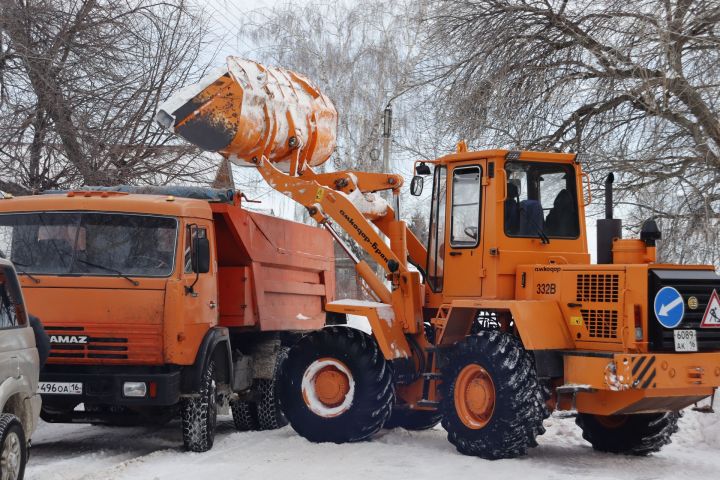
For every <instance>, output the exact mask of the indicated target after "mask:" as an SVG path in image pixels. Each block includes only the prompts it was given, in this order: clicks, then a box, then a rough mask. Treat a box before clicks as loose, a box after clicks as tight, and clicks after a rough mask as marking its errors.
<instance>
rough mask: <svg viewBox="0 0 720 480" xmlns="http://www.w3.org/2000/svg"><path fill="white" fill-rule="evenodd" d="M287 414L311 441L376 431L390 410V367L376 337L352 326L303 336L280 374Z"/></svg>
mask: <svg viewBox="0 0 720 480" xmlns="http://www.w3.org/2000/svg"><path fill="white" fill-rule="evenodd" d="M278 381H279V382H280V384H279V392H278V393H279V398H280V405H281V406H282V409H283V412H284V413H285V416H286V417H287V419H288V420H289V421H290V424H291V425H292V427H293V428H294V429H295V431H296V432H298V433H299V434H300V435H301V436H303V437H305V438H307V439H308V440H310V441H313V442H334V443H345V442H356V441H360V440H365V439H367V438H369V437H370V436H371V435H373V434H374V433H376V432H377V431H378V430H380V428H382V426H383V424H384V423H385V421H386V420H387V418H388V416H389V415H390V410H391V409H392V404H393V399H394V392H393V385H392V373H391V371H390V367H389V366H388V365H387V363H386V362H385V359H384V358H383V356H382V353H381V352H380V350H379V348H378V346H377V343H376V342H375V340H374V339H373V338H372V337H371V336H370V335H368V334H366V333H364V332H361V331H360V330H355V329H352V328H348V327H328V328H325V329H323V330H319V331H316V332H312V333H309V334H308V335H305V336H304V337H303V338H301V339H300V340H299V341H298V342H297V343H296V344H295V345H294V346H293V347H291V348H290V350H289V352H288V358H287V360H286V361H285V362H283V364H282V366H281V368H280V375H279V377H278Z"/></svg>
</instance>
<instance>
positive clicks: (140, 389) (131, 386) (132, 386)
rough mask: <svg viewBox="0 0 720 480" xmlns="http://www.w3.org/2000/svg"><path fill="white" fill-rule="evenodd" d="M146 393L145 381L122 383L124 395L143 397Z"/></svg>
mask: <svg viewBox="0 0 720 480" xmlns="http://www.w3.org/2000/svg"><path fill="white" fill-rule="evenodd" d="M145 395H147V384H146V383H145V382H125V383H123V396H124V397H144V396H145Z"/></svg>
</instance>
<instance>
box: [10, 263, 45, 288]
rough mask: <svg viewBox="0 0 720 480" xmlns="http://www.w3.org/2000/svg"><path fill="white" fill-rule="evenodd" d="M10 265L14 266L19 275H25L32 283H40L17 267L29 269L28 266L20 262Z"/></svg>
mask: <svg viewBox="0 0 720 480" xmlns="http://www.w3.org/2000/svg"><path fill="white" fill-rule="evenodd" d="M10 261H12V260H10ZM12 263H13V265H15V270H17V271H18V273H19V274H20V275H27V277H28V278H29V279H30V280H32V281H33V282H35V283H40V280H39V279H37V278H35V277H33V276H32V275H30V274H29V273H28V272H26V271H25V270H24V269H22V268H18V267H29V266H30V265H26V264H24V263H20V262H12Z"/></svg>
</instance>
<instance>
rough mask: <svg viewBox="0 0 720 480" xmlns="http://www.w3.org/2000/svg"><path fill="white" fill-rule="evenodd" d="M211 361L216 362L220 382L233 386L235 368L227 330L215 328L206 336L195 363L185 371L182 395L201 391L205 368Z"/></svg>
mask: <svg viewBox="0 0 720 480" xmlns="http://www.w3.org/2000/svg"><path fill="white" fill-rule="evenodd" d="M211 359H214V360H215V368H216V369H217V377H216V378H217V379H218V381H220V382H221V383H227V384H231V383H232V375H233V366H232V355H231V353H230V334H229V333H228V329H227V328H224V327H213V328H211V329H210V330H208V332H207V333H206V334H205V337H204V338H203V341H202V343H201V344H200V348H198V352H197V355H196V356H195V362H194V363H193V364H192V365H189V366H187V367H185V368H184V369H183V373H182V393H194V392H197V391H198V390H199V389H200V382H201V380H202V375H203V371H204V367H205V365H206V364H207V362H209V361H210V360H211Z"/></svg>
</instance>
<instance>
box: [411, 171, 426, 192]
mask: <svg viewBox="0 0 720 480" xmlns="http://www.w3.org/2000/svg"><path fill="white" fill-rule="evenodd" d="M424 182H425V180H424V179H423V177H421V176H420V175H415V176H414V177H413V178H412V180H411V181H410V195H412V196H413V197H419V196H420V194H421V193H422V191H423V183H424Z"/></svg>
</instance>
